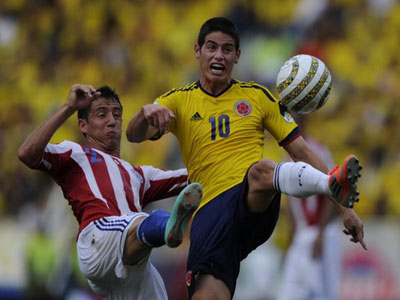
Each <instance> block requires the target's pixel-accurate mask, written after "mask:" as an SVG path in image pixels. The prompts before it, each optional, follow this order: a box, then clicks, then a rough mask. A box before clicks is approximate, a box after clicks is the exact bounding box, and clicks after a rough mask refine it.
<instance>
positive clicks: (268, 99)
mask: <svg viewBox="0 0 400 300" xmlns="http://www.w3.org/2000/svg"><path fill="white" fill-rule="evenodd" d="M267 92H268V90H267ZM268 93H269V92H268ZM261 101H262V103H263V107H264V110H265V114H264V120H263V125H264V128H265V129H267V130H268V131H269V132H270V133H271V134H272V136H273V137H274V138H275V139H276V141H277V142H278V143H279V145H280V146H285V145H287V144H290V142H292V141H293V140H295V139H296V138H297V137H299V136H300V135H301V133H300V130H299V127H298V126H297V124H296V122H295V121H294V119H293V117H292V115H291V114H290V113H289V111H288V110H287V108H286V107H285V106H284V105H283V104H282V103H281V102H280V101H279V100H277V99H276V98H275V97H274V96H273V95H272V94H271V93H269V95H265V96H261Z"/></svg>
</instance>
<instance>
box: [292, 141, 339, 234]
mask: <svg viewBox="0 0 400 300" xmlns="http://www.w3.org/2000/svg"><path fill="white" fill-rule="evenodd" d="M305 140H306V141H307V143H308V144H309V145H310V146H311V148H312V149H313V150H314V151H315V152H316V153H318V155H319V156H320V157H321V159H322V160H323V161H324V162H325V164H326V165H327V167H328V169H331V168H332V167H333V159H332V154H331V152H330V151H329V149H328V148H327V147H325V146H323V145H322V144H320V143H318V142H317V141H315V140H313V139H311V138H308V137H307V138H305ZM326 201H329V200H328V199H326V197H325V196H322V195H314V196H310V197H307V198H302V199H293V197H289V196H288V202H289V209H290V211H291V214H292V216H293V220H294V225H295V228H296V230H297V229H300V228H302V227H304V226H315V225H318V224H319V223H320V220H321V217H322V210H323V209H322V208H323V205H324V203H326Z"/></svg>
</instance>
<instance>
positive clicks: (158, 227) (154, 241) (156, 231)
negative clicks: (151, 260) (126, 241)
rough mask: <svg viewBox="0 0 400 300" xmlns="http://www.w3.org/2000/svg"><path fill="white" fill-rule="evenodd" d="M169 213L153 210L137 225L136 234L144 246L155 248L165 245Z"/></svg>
mask: <svg viewBox="0 0 400 300" xmlns="http://www.w3.org/2000/svg"><path fill="white" fill-rule="evenodd" d="M169 217H170V213H169V212H167V211H165V210H161V209H158V210H155V211H153V212H152V213H151V214H150V215H149V216H148V217H147V218H145V219H143V221H142V222H141V223H140V224H139V226H138V229H137V230H136V234H137V237H138V239H139V240H140V241H141V242H142V243H143V244H145V245H147V246H149V247H152V248H155V247H161V246H163V245H165V240H164V234H165V227H166V225H167V222H168V220H169Z"/></svg>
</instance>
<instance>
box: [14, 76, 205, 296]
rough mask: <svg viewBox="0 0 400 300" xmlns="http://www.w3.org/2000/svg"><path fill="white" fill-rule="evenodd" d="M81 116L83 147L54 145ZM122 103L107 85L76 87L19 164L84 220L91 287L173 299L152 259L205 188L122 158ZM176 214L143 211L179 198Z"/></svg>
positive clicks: (24, 149) (179, 173)
mask: <svg viewBox="0 0 400 300" xmlns="http://www.w3.org/2000/svg"><path fill="white" fill-rule="evenodd" d="M76 111H78V126H79V129H80V131H81V132H82V133H83V135H84V136H85V138H86V145H79V144H77V143H74V142H71V141H64V142H62V143H60V144H50V143H49V141H50V139H51V137H52V136H53V134H54V132H55V131H56V130H57V129H58V128H59V127H60V126H61V125H62V124H63V123H64V122H65V121H66V120H67V119H68V118H69V117H70V116H71V115H72V114H74V113H75V112H76ZM121 116H122V105H121V103H120V100H119V97H118V95H117V94H116V93H115V92H114V91H113V90H111V89H110V88H109V87H107V86H105V87H102V88H100V89H98V90H95V89H94V88H93V87H92V86H89V85H81V84H76V85H74V86H72V88H71V90H70V92H69V95H68V98H67V101H66V102H65V104H64V105H62V106H61V107H60V108H59V109H58V110H57V111H56V112H55V113H54V114H53V115H52V116H51V117H50V118H49V119H48V120H46V121H45V122H43V123H42V124H41V125H40V126H39V127H38V128H37V129H36V130H34V131H33V132H32V133H31V134H30V135H29V136H28V137H27V139H26V140H25V141H24V142H23V144H22V145H21V146H20V148H19V150H18V157H19V159H20V160H21V161H22V162H24V163H25V164H26V165H27V166H28V167H30V168H33V169H39V170H42V171H45V172H47V173H49V174H50V175H51V176H52V177H53V178H54V180H55V181H56V182H57V184H59V185H60V186H61V188H62V190H63V193H64V196H65V198H66V199H67V200H68V202H69V204H70V205H71V208H72V210H73V213H74V215H75V217H76V219H77V221H78V222H79V232H78V242H77V250H78V260H79V267H80V269H81V271H82V273H83V274H84V275H85V276H86V277H87V279H88V282H89V285H90V286H91V288H92V289H93V290H94V291H95V292H96V293H97V294H98V295H100V296H102V297H104V298H106V299H168V296H167V292H166V289H165V286H164V283H163V281H162V278H161V276H160V274H159V273H158V271H157V270H156V269H155V268H154V266H153V265H152V264H151V262H150V261H149V255H150V252H151V249H152V248H153V247H160V246H162V245H165V244H167V245H168V246H170V247H177V246H178V245H179V244H180V243H181V241H182V238H183V234H184V233H185V229H186V225H187V222H188V220H189V219H190V218H191V216H192V214H193V212H194V211H195V209H196V208H197V207H198V205H199V203H200V200H201V197H202V187H201V185H200V184H198V183H192V184H190V185H188V176H187V171H186V169H180V170H175V171H165V170H161V169H157V168H154V167H151V166H133V165H131V164H130V163H128V162H127V161H125V160H123V159H121V158H120V141H121V132H122V127H121V125H122V117H121ZM178 194H179V196H178V197H177V200H176V202H175V204H174V207H173V210H172V212H171V214H170V213H169V212H167V211H164V210H155V211H153V212H152V213H151V214H150V215H149V214H147V213H145V212H143V211H142V208H143V207H145V206H146V205H147V204H148V203H150V202H153V201H156V200H160V199H164V198H168V197H171V196H176V195H178Z"/></svg>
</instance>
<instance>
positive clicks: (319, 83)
mask: <svg viewBox="0 0 400 300" xmlns="http://www.w3.org/2000/svg"><path fill="white" fill-rule="evenodd" d="M331 86H332V77H331V74H330V72H329V70H328V68H327V67H326V65H325V64H324V63H323V62H322V61H321V60H320V59H318V58H316V57H314V56H311V55H306V54H299V55H296V56H294V57H292V58H291V59H289V60H288V61H286V62H285V63H284V64H283V66H282V67H281V69H280V71H279V73H278V77H277V80H276V89H277V90H278V93H279V97H280V99H281V101H282V103H283V104H284V105H285V106H286V107H288V108H289V109H291V110H293V111H295V112H297V113H300V114H308V113H311V112H313V111H315V110H317V109H319V108H320V107H322V106H323V105H324V104H325V103H326V101H327V100H328V98H329V93H330V91H331Z"/></svg>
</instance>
